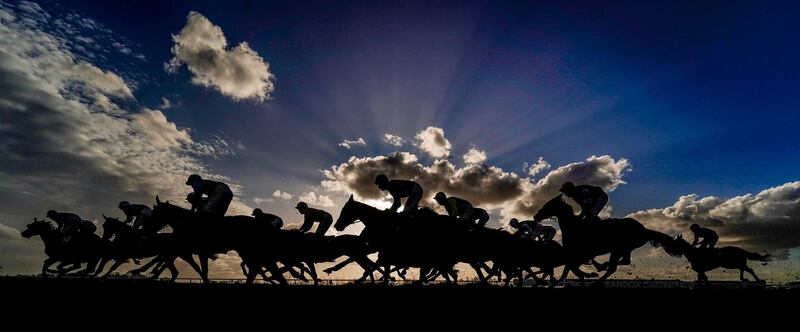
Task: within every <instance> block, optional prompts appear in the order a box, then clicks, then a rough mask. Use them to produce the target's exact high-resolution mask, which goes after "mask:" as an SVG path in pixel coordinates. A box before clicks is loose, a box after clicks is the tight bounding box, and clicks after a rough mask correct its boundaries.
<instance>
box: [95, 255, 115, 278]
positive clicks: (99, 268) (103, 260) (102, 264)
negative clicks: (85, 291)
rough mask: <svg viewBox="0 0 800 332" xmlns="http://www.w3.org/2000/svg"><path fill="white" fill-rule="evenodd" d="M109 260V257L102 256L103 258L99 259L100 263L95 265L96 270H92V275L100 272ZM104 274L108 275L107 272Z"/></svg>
mask: <svg viewBox="0 0 800 332" xmlns="http://www.w3.org/2000/svg"><path fill="white" fill-rule="evenodd" d="M110 260H111V258H108V257H103V259H101V260H100V265H98V266H97V270H95V271H94V276H95V277H96V276H97V275H99V274H100V273H101V272H103V269H105V268H106V264H108V261H110ZM106 275H108V273H106Z"/></svg>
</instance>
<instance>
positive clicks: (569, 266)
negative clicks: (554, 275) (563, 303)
mask: <svg viewBox="0 0 800 332" xmlns="http://www.w3.org/2000/svg"><path fill="white" fill-rule="evenodd" d="M572 268H573V265H572V264H567V265H564V271H562V272H561V277H560V278H558V282H560V283H561V282H564V281H565V280H567V277H568V276H569V271H571V270H572Z"/></svg>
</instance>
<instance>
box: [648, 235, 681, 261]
mask: <svg viewBox="0 0 800 332" xmlns="http://www.w3.org/2000/svg"><path fill="white" fill-rule="evenodd" d="M647 235H648V236H649V238H650V244H651V245H652V246H653V247H656V248H664V251H665V252H667V254H669V255H671V256H680V255H681V252H680V250H678V247H677V246H676V245H675V240H673V239H672V237H670V236H669V235H667V234H664V233H661V232H657V231H654V230H652V229H648V230H647Z"/></svg>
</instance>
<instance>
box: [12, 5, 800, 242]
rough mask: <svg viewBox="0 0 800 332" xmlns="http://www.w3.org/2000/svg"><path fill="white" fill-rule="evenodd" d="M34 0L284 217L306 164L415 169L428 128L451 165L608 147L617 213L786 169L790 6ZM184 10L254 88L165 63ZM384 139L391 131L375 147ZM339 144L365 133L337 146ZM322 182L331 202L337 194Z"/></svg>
mask: <svg viewBox="0 0 800 332" xmlns="http://www.w3.org/2000/svg"><path fill="white" fill-rule="evenodd" d="M11 4H12V5H11V6H14V5H13V4H14V3H11ZM41 5H42V7H43V8H44V9H45V10H46V11H48V12H49V13H50V14H52V16H54V17H55V16H57V15H64V14H66V13H76V14H78V15H79V16H81V17H86V18H91V19H92V20H94V21H96V22H97V23H99V24H101V25H102V26H104V27H106V28H107V29H108V30H109V31H111V32H113V34H114V35H115V36H119V37H120V38H122V39H124V40H125V41H126V43H125V44H126V45H127V46H128V47H129V48H130V49H132V50H133V53H134V54H140V55H142V56H143V58H144V60H142V59H140V58H136V57H131V56H122V55H118V56H109V57H106V58H105V59H101V58H86V59H88V61H90V62H91V63H92V64H93V65H95V66H97V67H98V68H100V69H102V70H107V71H109V72H114V73H116V74H118V75H119V76H120V77H122V78H123V79H125V81H126V83H128V85H130V86H132V87H135V89H134V96H135V98H134V99H127V100H115V101H116V102H117V103H118V104H119V105H123V106H124V108H126V109H127V110H130V111H131V112H132V113H137V112H139V111H141V109H143V108H149V109H159V107H160V106H159V105H161V104H162V98H166V99H168V100H169V101H170V102H171V104H172V106H171V107H169V108H168V109H167V108H161V109H160V111H161V112H162V113H163V115H164V117H165V118H166V121H168V122H169V123H174V124H175V125H176V126H177V128H179V129H184V130H186V131H187V132H188V133H189V134H191V137H192V140H195V141H197V142H201V141H214V140H215V137H216V138H221V139H224V141H225V142H227V144H229V145H230V146H233V148H232V153H229V154H225V155H223V156H219V155H214V156H200V157H197V158H196V160H197V163H198V164H199V165H203V167H205V169H206V170H208V171H209V172H211V173H214V174H219V175H222V176H225V177H228V178H229V179H230V180H231V181H232V182H234V183H236V184H238V185H240V191H239V192H238V194H239V197H240V199H241V200H242V201H243V202H244V203H245V204H246V205H248V206H249V207H252V206H256V205H258V204H257V203H255V202H254V201H253V200H254V199H255V198H264V199H266V198H272V199H273V200H275V197H273V196H272V194H273V192H274V191H275V190H281V191H282V192H288V193H291V194H292V196H293V199H292V200H291V201H286V202H282V201H281V200H280V199H278V200H277V202H272V203H269V204H273V205H274V206H270V208H272V209H275V210H276V211H279V212H282V213H284V214H291V218H289V219H292V218H298V217H297V216H296V215H295V213H294V212H293V211H292V210H291V209H290V206H291V205H292V204H293V203H294V201H295V200H296V199H295V198H296V197H297V196H299V195H300V194H301V193H304V192H315V193H317V195H321V194H325V193H324V191H323V190H322V189H321V188H320V181H321V180H325V179H326V177H325V176H324V175H323V174H322V173H321V172H320V170H326V169H331V167H332V166H335V165H339V164H342V163H346V162H347V161H348V158H350V157H351V156H356V157H359V158H371V157H377V156H385V155H387V154H389V153H391V152H393V151H408V152H411V153H414V154H415V155H416V156H417V157H418V158H419V161H420V163H421V164H422V165H432V164H433V163H434V162H435V159H436V158H433V157H431V156H429V155H427V154H426V153H424V152H423V151H420V149H419V148H418V147H415V146H414V145H413V142H414V137H415V135H417V133H419V132H420V131H422V130H424V129H426V128H427V127H429V126H433V127H436V128H441V129H442V130H443V131H444V136H445V137H446V138H447V139H448V140H449V141H450V142H452V149H451V155H452V156H453V158H452V159H450V162H451V163H452V164H454V165H455V167H456V168H462V167H465V168H466V167H467V166H466V165H465V164H464V161H462V158H461V156H462V155H463V154H464V153H465V152H467V151H468V150H469V149H470V148H471V147H475V148H476V149H479V150H481V151H485V153H486V154H487V156H488V159H486V160H485V162H484V163H485V164H486V165H491V166H496V167H498V168H500V169H502V170H503V171H504V172H515V173H517V174H518V175H519V176H520V177H525V176H526V175H525V170H523V164H524V163H531V164H532V163H536V161H537V159H538V158H539V157H542V158H543V159H544V160H546V161H547V162H548V163H549V164H550V165H552V167H551V168H550V169H549V171H554V170H556V169H557V168H558V167H560V166H564V165H568V164H570V163H581V162H584V161H586V160H587V158H588V157H590V156H592V155H596V156H602V155H608V156H610V157H611V158H614V160H616V161H619V160H620V159H621V158H624V159H626V160H627V161H628V162H629V164H628V165H627V167H626V168H625V171H624V172H623V173H621V174H624V176H623V177H622V181H624V182H626V183H625V184H622V183H621V182H619V181H617V182H615V183H614V184H613V185H612V186H613V188H611V187H609V188H611V189H614V190H613V192H612V193H611V199H612V203H613V214H614V215H615V216H624V215H627V214H629V213H633V212H636V211H642V210H646V209H651V208H664V207H669V206H672V205H673V204H675V203H676V201H677V200H678V198H679V197H681V196H684V195H687V194H697V195H698V197H706V196H716V197H721V198H723V199H728V198H732V197H737V196H740V195H745V194H748V193H752V194H754V195H755V194H757V193H759V192H762V191H764V190H766V189H768V188H773V187H779V186H783V185H785V184H787V183H789V182H791V181H797V180H798V169H800V155H798V153H797V151H798V148H799V147H800V145H799V144H800V139H799V137H798V131H797V128H798V125H797V123H798V120H800V112H798V110H797V105H798V98H800V97H799V96H800V91H799V90H800V88H799V87H800V84H798V83H800V62H798V60H797V59H798V58H800V46H799V45H800V43H798V39H799V38H800V37H798V34H797V31H798V26H797V23H796V17H797V16H798V14H800V4H797V3H794V2H771V3H770V4H769V6H765V5H763V4H760V3H758V2H745V1H710V2H702V3H698V2H696V1H689V2H678V1H664V2H648V3H642V2H638V1H632V2H624V1H615V2H601V3H598V2H586V3H584V2H569V3H564V2H524V3H514V2H498V1H491V2H470V3H469V4H464V3H463V2H431V1H421V2H408V3H405V2H404V3H392V2H374V1H369V2H363V3H361V2H346V3H330V2H297V1H288V2H267V1H235V0H231V1H224V2H220V1H169V2H156V1H133V2H122V1H107V2H97V1H59V2H57V3H53V2H42V3H41ZM192 11H194V12H197V13H199V14H201V15H202V16H203V17H205V18H207V20H208V21H210V22H211V23H212V24H213V25H215V26H218V27H219V28H220V29H221V30H222V32H223V33H224V36H225V38H226V39H227V42H228V46H229V47H234V46H236V45H238V44H239V43H241V42H246V43H247V44H248V45H249V47H250V48H252V50H254V51H255V52H257V53H258V56H260V57H261V58H263V60H264V61H266V62H267V63H269V72H270V73H271V74H272V75H274V79H273V83H274V87H275V88H274V91H271V93H270V96H271V98H270V99H269V100H266V101H258V100H253V99H244V100H235V99H233V98H231V96H229V95H225V94H223V93H220V92H219V91H217V90H215V89H213V88H209V87H204V86H199V85H198V84H195V83H193V82H192V77H193V73H192V72H190V71H189V70H187V68H186V66H183V67H182V68H179V70H177V71H176V72H174V73H169V72H167V71H165V63H167V62H169V61H170V59H171V58H172V57H173V56H174V55H173V53H172V52H171V48H172V47H173V45H174V42H173V39H172V35H174V34H178V33H179V32H180V31H181V30H182V29H183V28H184V27H185V26H186V25H187V15H188V14H189V13H190V12H192ZM42 29H44V31H45V32H47V28H42ZM98 40H99V39H98ZM96 46H97V45H96ZM70 52H73V53H76V54H77V53H79V52H78V51H77V50H74V49H72V50H70ZM385 133H391V134H395V135H399V136H401V137H403V138H404V139H406V141H407V143H406V144H405V145H404V146H403V147H395V146H392V145H389V144H387V143H384V142H382V137H383V135H384V134H385ZM356 138H363V139H364V140H365V141H366V145H365V146H353V147H352V148H349V149H348V148H344V147H341V146H338V145H337V144H338V143H340V142H342V141H344V140H354V139H356ZM40 158H45V157H40ZM193 160H194V159H193ZM0 171H3V170H2V169H0ZM15 171H17V172H18V171H19V170H15ZM547 172H548V171H544V172H541V173H539V174H538V175H536V176H533V177H531V178H530V181H532V183H535V182H536V181H538V180H539V179H543V178H545V176H546V174H547ZM0 175H4V176H6V177H8V178H9V179H17V178H23V177H25V176H27V175H29V174H25V173H20V172H18V173H15V172H12V171H8V170H5V171H4V172H0ZM130 180H131V181H135V180H136V179H130ZM347 186H348V188H350V189H352V190H354V191H356V192H358V190H357V189H355V187H353V186H352V184H347ZM54 189H55V188H54ZM151 191H152V190H145V189H142V190H141V192H146V193H147V194H148V195H147V196H144V195H143V196H142V197H149V195H150V194H151V193H152V192H151ZM0 194H1V193H0ZM326 195H328V197H331V198H333V200H334V202H336V203H339V202H341V199H343V197H346V195H345V193H344V192H338V193H327V194H326ZM120 196H122V194H120ZM367 196H368V195H367ZM137 197H139V196H137ZM262 202H263V201H262ZM534 205H535V204H534ZM112 207H113V206H112ZM496 207H497V208H498V211H499V210H500V207H499V205H498V206H496ZM27 208H30V210H35V209H41V208H43V206H38V205H35V204H29V205H28V206H27ZM331 209H332V210H336V208H331ZM26 211H27V210H26ZM0 212H3V211H0ZM5 212H6V213H5V214H6V215H9V216H15V217H17V216H20V215H23V214H24V213H23V212H21V211H16V210H15V211H5ZM499 213H500V212H497V211H496V212H495V213H494V214H493V215H499ZM98 214H99V213H98ZM2 215H3V213H0V216H2ZM6 224H10V225H12V226H14V227H17V228H20V227H21V225H22V224H23V222H22V221H18V222H15V221H6Z"/></svg>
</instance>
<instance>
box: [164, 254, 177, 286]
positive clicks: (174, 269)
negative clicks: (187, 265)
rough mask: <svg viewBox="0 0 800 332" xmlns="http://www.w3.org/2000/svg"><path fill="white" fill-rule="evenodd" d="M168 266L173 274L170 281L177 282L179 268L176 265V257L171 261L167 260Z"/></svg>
mask: <svg viewBox="0 0 800 332" xmlns="http://www.w3.org/2000/svg"><path fill="white" fill-rule="evenodd" d="M164 264H167V268H168V269H169V274H170V276H171V278H170V280H169V281H172V282H175V279H178V268H176V267H175V259H174V258H173V259H172V260H171V261H167V262H166V263H164Z"/></svg>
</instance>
